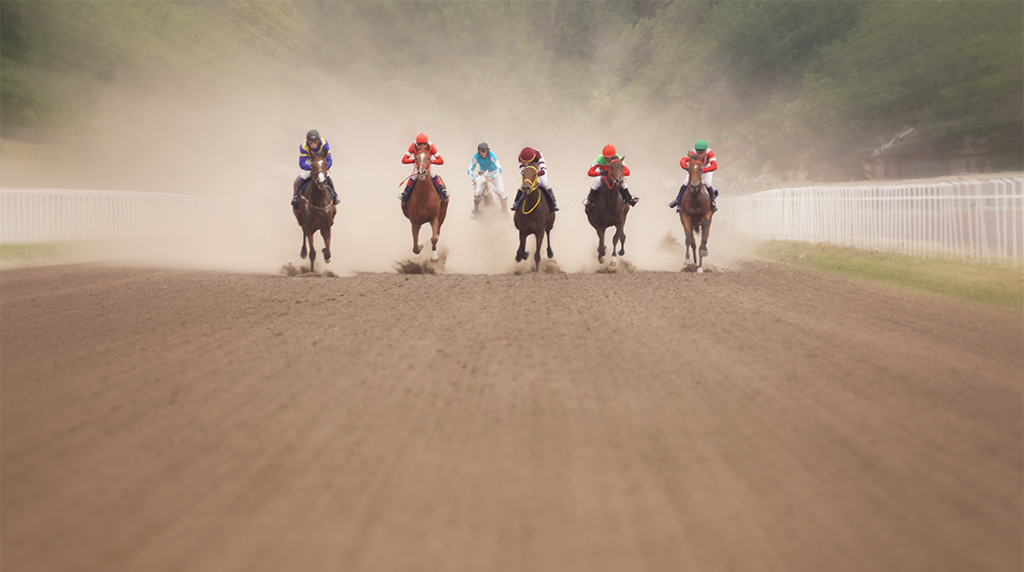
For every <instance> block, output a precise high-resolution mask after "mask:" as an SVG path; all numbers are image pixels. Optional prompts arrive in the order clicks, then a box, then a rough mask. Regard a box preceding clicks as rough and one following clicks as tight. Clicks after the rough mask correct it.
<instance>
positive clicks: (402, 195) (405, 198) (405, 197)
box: [398, 179, 416, 203]
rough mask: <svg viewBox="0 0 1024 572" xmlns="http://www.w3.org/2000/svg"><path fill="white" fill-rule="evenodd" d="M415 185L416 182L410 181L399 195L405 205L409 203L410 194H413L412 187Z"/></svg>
mask: <svg viewBox="0 0 1024 572" xmlns="http://www.w3.org/2000/svg"><path fill="white" fill-rule="evenodd" d="M415 183H416V182H415V181H414V180H412V179H410V180H409V182H408V183H406V184H405V189H404V190H403V191H402V192H401V193H399V194H398V200H400V201H402V202H403V203H407V202H409V193H411V192H412V187H413V185H414V184H415Z"/></svg>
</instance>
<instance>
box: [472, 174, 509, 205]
mask: <svg viewBox="0 0 1024 572" xmlns="http://www.w3.org/2000/svg"><path fill="white" fill-rule="evenodd" d="M477 177H488V178H490V179H491V182H493V183H494V192H495V193H496V194H497V195H498V198H500V199H501V200H503V201H504V200H505V183H504V181H502V180H501V173H499V172H497V171H488V172H486V173H484V174H482V175H477ZM485 189H487V187H486V186H483V187H482V188H481V190H480V191H476V190H475V189H474V191H473V198H474V199H479V198H480V197H482V196H483V193H484V190H485ZM477 192H479V193H480V194H477Z"/></svg>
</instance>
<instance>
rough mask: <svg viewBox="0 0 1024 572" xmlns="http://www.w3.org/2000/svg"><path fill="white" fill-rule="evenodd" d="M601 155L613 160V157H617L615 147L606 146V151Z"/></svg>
mask: <svg viewBox="0 0 1024 572" xmlns="http://www.w3.org/2000/svg"><path fill="white" fill-rule="evenodd" d="M601 154H602V155H604V158H605V159H611V158H612V157H614V156H615V145H612V144H608V145H605V146H604V149H603V150H602V151H601Z"/></svg>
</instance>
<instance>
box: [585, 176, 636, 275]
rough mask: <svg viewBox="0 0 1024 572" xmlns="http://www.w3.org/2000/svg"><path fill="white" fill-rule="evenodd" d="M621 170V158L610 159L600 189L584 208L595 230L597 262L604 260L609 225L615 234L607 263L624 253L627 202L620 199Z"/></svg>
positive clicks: (613, 263) (611, 263) (613, 264)
mask: <svg viewBox="0 0 1024 572" xmlns="http://www.w3.org/2000/svg"><path fill="white" fill-rule="evenodd" d="M622 171H623V165H622V159H612V160H611V162H610V163H609V164H608V172H607V173H606V174H604V175H602V176H601V189H600V190H599V191H598V192H597V197H596V198H595V199H594V202H593V203H592V204H590V205H588V206H587V208H586V212H587V220H589V221H590V226H592V227H594V230H596V231H597V241H598V242H597V261H598V262H602V263H603V262H604V253H605V247H604V234H605V231H606V230H608V227H610V226H614V227H615V234H614V235H612V261H611V262H610V263H609V265H611V266H615V260H616V257H617V256H618V255H620V254H625V253H626V233H625V232H624V231H623V228H624V227H625V226H626V215H628V214H629V204H627V203H626V201H624V200H622V192H621V189H622V183H623V176H622ZM616 244H618V245H619V251H618V253H616V252H615V251H616V247H615V245H616Z"/></svg>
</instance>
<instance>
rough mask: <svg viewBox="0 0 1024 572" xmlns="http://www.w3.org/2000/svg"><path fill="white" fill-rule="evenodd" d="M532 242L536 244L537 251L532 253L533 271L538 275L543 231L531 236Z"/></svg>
mask: <svg viewBox="0 0 1024 572" xmlns="http://www.w3.org/2000/svg"><path fill="white" fill-rule="evenodd" d="M533 239H534V241H535V242H536V243H537V251H536V252H534V253H533V269H534V270H535V271H536V272H537V273H538V274H539V273H540V247H541V246H543V245H544V230H543V229H542V230H538V231H537V233H536V234H534V235H533Z"/></svg>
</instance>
